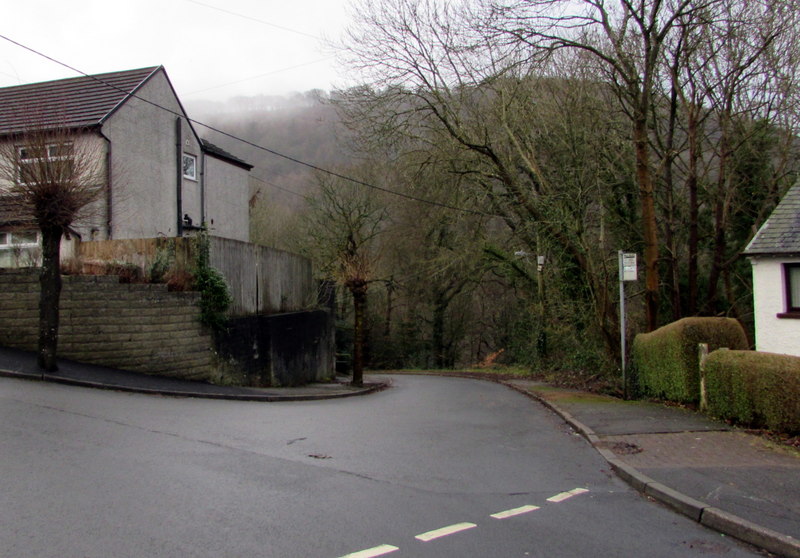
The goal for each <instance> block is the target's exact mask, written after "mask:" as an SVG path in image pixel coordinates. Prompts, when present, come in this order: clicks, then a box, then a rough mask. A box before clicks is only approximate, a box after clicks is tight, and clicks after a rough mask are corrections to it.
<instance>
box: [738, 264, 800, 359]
mask: <svg viewBox="0 0 800 558" xmlns="http://www.w3.org/2000/svg"><path fill="white" fill-rule="evenodd" d="M750 263H751V264H752V266H753V303H754V307H755V326H756V350H757V351H764V352H769V353H781V354H787V355H795V356H800V319H790V318H779V317H778V314H781V313H783V312H786V286H785V285H786V281H785V278H784V274H783V264H784V263H800V259H778V258H764V257H758V258H751V259H750Z"/></svg>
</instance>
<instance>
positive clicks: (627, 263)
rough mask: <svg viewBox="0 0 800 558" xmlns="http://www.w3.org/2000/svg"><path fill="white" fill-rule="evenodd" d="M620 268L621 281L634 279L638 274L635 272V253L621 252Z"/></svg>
mask: <svg viewBox="0 0 800 558" xmlns="http://www.w3.org/2000/svg"><path fill="white" fill-rule="evenodd" d="M621 266H622V269H621V270H620V271H621V272H622V273H621V276H622V280H623V281H636V279H637V278H638V275H637V273H636V253H635V252H633V253H623V254H622V263H621Z"/></svg>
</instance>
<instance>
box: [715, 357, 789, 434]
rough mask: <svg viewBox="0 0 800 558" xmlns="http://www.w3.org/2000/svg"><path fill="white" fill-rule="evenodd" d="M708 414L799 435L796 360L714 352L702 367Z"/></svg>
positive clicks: (746, 424) (743, 423)
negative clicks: (703, 368)
mask: <svg viewBox="0 0 800 558" xmlns="http://www.w3.org/2000/svg"><path fill="white" fill-rule="evenodd" d="M705 377H706V391H707V393H708V412H709V413H710V414H711V415H714V416H716V417H718V418H722V419H727V420H731V421H734V422H736V423H739V424H742V425H745V426H752V427H755V428H768V429H770V430H774V431H776V432H785V433H787V434H799V433H800V357H796V356H789V355H779V354H775V353H762V352H756V351H715V352H713V353H711V354H710V355H708V359H707V360H706V364H705Z"/></svg>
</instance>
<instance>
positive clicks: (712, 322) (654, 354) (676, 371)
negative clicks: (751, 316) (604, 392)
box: [633, 318, 748, 403]
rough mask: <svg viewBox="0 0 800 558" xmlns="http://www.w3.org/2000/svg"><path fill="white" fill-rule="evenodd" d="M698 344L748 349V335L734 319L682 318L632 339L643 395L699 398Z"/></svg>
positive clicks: (686, 400) (684, 399)
mask: <svg viewBox="0 0 800 558" xmlns="http://www.w3.org/2000/svg"><path fill="white" fill-rule="evenodd" d="M698 343H708V349H709V351H713V350H715V349H719V348H721V347H727V348H730V349H747V348H748V345H747V336H746V335H745V332H744V329H743V328H742V325H741V324H740V323H739V322H738V321H737V320H735V319H733V318H683V319H682V320H678V321H677V322H673V323H671V324H668V325H666V326H664V327H661V328H659V329H657V330H655V331H653V332H651V333H641V334H639V335H637V336H636V337H635V338H634V340H633V364H634V367H635V375H636V381H637V383H638V389H639V391H641V392H642V394H643V395H647V396H650V397H655V398H658V399H665V400H668V401H678V402H682V403H697V402H698V401H699V400H700V369H699V368H700V367H699V363H698V356H697V345H698Z"/></svg>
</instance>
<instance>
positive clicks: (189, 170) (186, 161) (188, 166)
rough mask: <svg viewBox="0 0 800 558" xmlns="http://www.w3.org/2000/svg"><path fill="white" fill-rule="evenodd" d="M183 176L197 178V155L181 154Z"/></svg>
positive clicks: (191, 178)
mask: <svg viewBox="0 0 800 558" xmlns="http://www.w3.org/2000/svg"><path fill="white" fill-rule="evenodd" d="M183 177H184V178H188V179H190V180H197V157H195V156H194V155H187V154H186V153H184V154H183Z"/></svg>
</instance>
